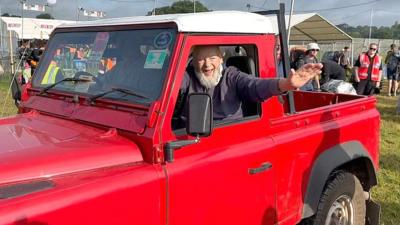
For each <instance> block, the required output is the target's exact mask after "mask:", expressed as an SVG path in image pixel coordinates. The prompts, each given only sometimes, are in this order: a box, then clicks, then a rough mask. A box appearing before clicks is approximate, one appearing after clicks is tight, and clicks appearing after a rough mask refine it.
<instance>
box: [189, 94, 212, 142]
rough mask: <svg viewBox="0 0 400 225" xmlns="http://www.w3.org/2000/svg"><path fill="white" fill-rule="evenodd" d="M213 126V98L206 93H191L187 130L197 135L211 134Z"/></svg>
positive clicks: (205, 135)
mask: <svg viewBox="0 0 400 225" xmlns="http://www.w3.org/2000/svg"><path fill="white" fill-rule="evenodd" d="M212 127H213V111H212V99H211V97H210V96H209V95H208V94H205V93H192V94H190V95H189V115H188V122H187V126H186V132H187V133H188V134H190V135H192V136H196V137H199V136H200V137H207V136H210V134H211V131H212Z"/></svg>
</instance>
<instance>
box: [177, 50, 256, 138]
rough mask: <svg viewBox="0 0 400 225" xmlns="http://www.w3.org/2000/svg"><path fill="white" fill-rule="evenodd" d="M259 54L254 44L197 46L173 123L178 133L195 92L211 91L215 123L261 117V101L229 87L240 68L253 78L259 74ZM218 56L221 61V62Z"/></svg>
mask: <svg viewBox="0 0 400 225" xmlns="http://www.w3.org/2000/svg"><path fill="white" fill-rule="evenodd" d="M256 54H257V51H256V47H255V46H254V45H224V46H194V47H193V48H192V54H191V55H190V57H189V58H188V59H187V68H186V71H185V75H184V79H183V82H182V84H181V86H180V92H179V96H178V99H177V103H176V105H175V110H174V116H173V119H172V124H171V125H172V128H173V130H174V131H175V133H177V134H179V133H184V131H183V130H184V129H182V128H185V127H186V119H187V113H188V112H187V97H188V95H189V94H191V93H193V92H203V93H208V94H209V95H210V96H211V97H213V104H214V106H213V108H214V109H213V111H214V125H215V126H219V124H225V123H235V121H240V120H242V119H246V118H249V117H254V116H259V115H260V108H261V107H260V104H259V103H254V102H249V101H246V100H245V99H243V98H241V97H240V96H241V93H234V92H235V88H234V87H229V84H230V83H231V82H230V81H227V80H226V79H227V76H228V78H229V76H230V74H231V73H234V72H232V71H234V70H236V69H237V70H239V71H241V72H242V74H244V75H247V76H249V77H257V76H258V70H257V64H256V60H255V59H256V58H257V55H256ZM215 56H216V57H217V58H215ZM218 57H220V58H221V61H218ZM219 62H221V63H219ZM232 67H235V68H236V69H234V68H232ZM229 71H230V72H229ZM218 73H220V74H218ZM226 90H228V91H226ZM230 103H232V104H230Z"/></svg>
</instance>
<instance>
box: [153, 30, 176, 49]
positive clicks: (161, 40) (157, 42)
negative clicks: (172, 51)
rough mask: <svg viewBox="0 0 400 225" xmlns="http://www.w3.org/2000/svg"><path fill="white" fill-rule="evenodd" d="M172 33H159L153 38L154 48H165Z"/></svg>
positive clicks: (169, 41) (169, 42)
mask: <svg viewBox="0 0 400 225" xmlns="http://www.w3.org/2000/svg"><path fill="white" fill-rule="evenodd" d="M171 41H172V34H171V32H168V31H164V32H161V33H159V34H158V35H157V36H156V38H155V39H154V46H155V47H156V48H166V47H168V46H169V44H171Z"/></svg>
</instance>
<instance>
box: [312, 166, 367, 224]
mask: <svg viewBox="0 0 400 225" xmlns="http://www.w3.org/2000/svg"><path fill="white" fill-rule="evenodd" d="M365 210H366V209H365V196H364V190H363V188H362V186H361V183H360V181H359V180H358V178H357V177H356V176H355V175H353V174H351V173H348V172H344V171H338V172H336V173H334V174H333V176H332V177H331V179H330V180H329V181H328V183H327V184H326V186H325V190H324V192H323V194H322V196H321V199H320V201H319V204H318V209H317V212H316V215H315V217H314V220H313V221H312V224H314V225H365Z"/></svg>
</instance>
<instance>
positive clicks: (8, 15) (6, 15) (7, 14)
mask: <svg viewBox="0 0 400 225" xmlns="http://www.w3.org/2000/svg"><path fill="white" fill-rule="evenodd" d="M1 16H4V17H21V16H17V15H10V14H9V13H3V14H1Z"/></svg>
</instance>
